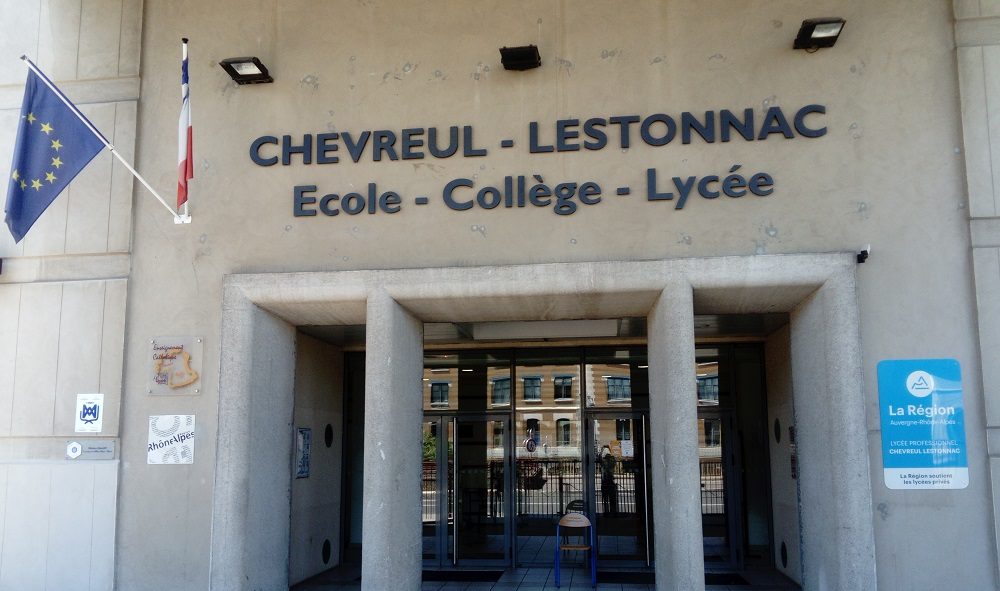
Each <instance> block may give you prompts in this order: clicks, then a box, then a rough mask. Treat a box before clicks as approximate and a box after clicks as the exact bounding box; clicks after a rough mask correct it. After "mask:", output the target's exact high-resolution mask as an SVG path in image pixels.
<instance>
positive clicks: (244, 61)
mask: <svg viewBox="0 0 1000 591" xmlns="http://www.w3.org/2000/svg"><path fill="white" fill-rule="evenodd" d="M219 65H220V66H222V69H223V70H225V71H226V73H227V74H229V77H230V78H232V79H233V80H235V81H236V83H237V84H263V83H265V82H274V78H271V77H270V76H269V75H268V74H267V68H265V67H264V64H262V63H260V60H259V59H257V58H255V57H229V58H226V59H224V60H222V61H221V62H219Z"/></svg>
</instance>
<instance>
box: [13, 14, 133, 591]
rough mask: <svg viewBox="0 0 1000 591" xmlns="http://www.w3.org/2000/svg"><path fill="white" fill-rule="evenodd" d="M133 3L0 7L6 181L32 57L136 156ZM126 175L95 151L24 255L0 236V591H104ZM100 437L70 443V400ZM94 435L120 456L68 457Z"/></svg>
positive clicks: (113, 510)
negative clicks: (88, 415) (99, 404)
mask: <svg viewBox="0 0 1000 591" xmlns="http://www.w3.org/2000/svg"><path fill="white" fill-rule="evenodd" d="M141 21H142V2H141V1H140V0H85V1H83V2H47V1H39V0H29V1H25V2H21V1H18V2H13V1H11V2H2V3H0V27H2V29H3V30H4V34H3V35H2V38H0V55H2V56H3V57H2V59H0V136H2V137H4V138H6V139H5V140H4V141H3V142H0V167H3V170H4V171H5V174H6V173H7V171H8V170H9V166H8V165H9V163H10V159H11V156H12V151H13V144H14V141H13V140H14V137H15V133H16V129H17V125H18V115H19V112H20V108H21V98H22V94H23V84H24V80H25V76H26V73H27V70H26V68H25V66H24V64H23V63H22V62H21V61H20V60H18V59H17V57H18V56H19V55H21V54H27V55H28V57H30V58H31V59H32V60H33V61H35V63H37V64H38V66H39V67H41V68H42V69H43V71H45V72H46V73H47V74H48V76H49V77H50V78H52V79H53V80H54V81H55V82H56V83H57V84H58V85H59V86H60V87H61V88H62V90H63V91H64V92H65V93H66V94H67V95H68V96H69V97H70V99H72V100H73V101H74V102H76V104H77V105H78V106H79V107H80V110H81V111H83V113H84V114H85V115H86V116H87V117H88V118H90V120H91V121H92V122H93V123H94V124H95V125H96V126H97V127H98V128H99V129H100V130H101V131H102V132H103V133H104V134H105V135H106V136H107V137H108V138H109V139H111V141H112V142H113V143H115V145H116V146H117V147H118V148H119V151H120V152H121V153H122V154H123V155H124V156H125V157H126V158H129V159H131V158H133V157H134V152H135V149H134V148H135V138H136V112H137V111H136V105H137V99H138V97H139V40H140V33H141ZM131 214H132V178H131V175H129V173H128V172H127V171H125V170H124V169H123V168H121V167H120V166H117V165H112V157H111V155H110V154H108V153H102V154H99V155H98V156H97V157H96V158H95V159H94V161H93V162H92V163H91V164H90V165H89V166H88V167H87V168H86V169H84V171H83V172H82V173H81V174H80V175H79V176H77V177H76V180H75V181H74V182H73V183H72V184H71V185H70V187H68V188H67V189H66V190H64V191H63V193H62V194H61V195H60V196H59V198H58V199H57V200H56V201H55V202H54V203H53V204H52V206H51V207H49V209H48V211H47V212H46V213H45V214H44V215H43V216H42V217H41V218H40V219H39V220H38V222H37V223H36V224H35V226H34V227H33V228H32V229H31V231H30V232H29V233H28V235H27V236H26V237H25V239H24V240H23V241H22V242H21V243H20V244H14V241H13V239H12V238H11V237H10V235H9V233H8V232H7V231H6V230H4V231H3V232H2V233H0V258H2V259H3V272H2V274H0V302H2V303H0V309H2V310H0V367H2V371H0V373H2V377H0V409H3V410H2V413H0V415H2V417H3V418H2V419H0V475H2V476H0V516H3V517H2V518H0V589H103V590H107V589H112V588H114V572H115V562H114V560H115V531H116V526H117V501H118V481H119V469H120V465H119V461H118V459H117V458H118V457H119V454H120V442H119V440H118V439H117V438H118V435H119V411H120V408H121V404H122V397H123V394H124V390H123V387H122V375H123V354H124V346H125V324H126V299H127V289H128V284H127V277H128V272H129V266H130V258H129V249H130V240H131V226H132V218H131ZM98 392H99V393H103V394H104V403H105V407H104V413H103V414H104V416H103V430H102V432H101V433H99V434H78V433H75V432H74V416H75V413H76V395H77V394H81V393H98ZM94 438H99V439H101V440H102V441H111V442H112V443H114V444H115V445H116V449H117V451H116V455H115V459H111V460H93V461H88V460H83V459H78V460H67V459H66V446H67V442H69V441H74V440H75V441H86V440H87V439H94Z"/></svg>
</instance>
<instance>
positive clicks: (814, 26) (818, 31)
mask: <svg viewBox="0 0 1000 591" xmlns="http://www.w3.org/2000/svg"><path fill="white" fill-rule="evenodd" d="M845 22H847V21H845V20H844V19H842V18H840V17H836V16H834V17H824V18H810V19H806V20H804V21H802V26H801V27H799V34H798V35H796V36H795V44H794V45H792V47H793V48H795V49H805V50H806V51H809V52H812V51H816V50H817V49H819V48H820V47H833V44H834V43H836V42H837V37H840V32H841V31H843V30H844V23H845Z"/></svg>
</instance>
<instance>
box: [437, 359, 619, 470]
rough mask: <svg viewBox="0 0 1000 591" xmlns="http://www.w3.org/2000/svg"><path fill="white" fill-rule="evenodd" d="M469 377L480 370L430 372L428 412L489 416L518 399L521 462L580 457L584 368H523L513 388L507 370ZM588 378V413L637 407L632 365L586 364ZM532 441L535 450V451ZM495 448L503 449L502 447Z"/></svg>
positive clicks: (609, 436)
mask: <svg viewBox="0 0 1000 591" xmlns="http://www.w3.org/2000/svg"><path fill="white" fill-rule="evenodd" d="M463 372H464V373H468V374H472V373H478V370H477V372H473V370H470V369H460V368H457V367H451V368H425V369H424V377H423V380H424V385H423V406H424V410H425V412H456V411H463V410H469V407H470V406H471V407H472V408H476V409H479V408H482V409H483V410H485V411H486V412H491V411H493V412H507V411H509V410H510V408H511V401H512V399H513V401H514V404H515V406H516V409H517V413H516V425H515V431H514V438H515V448H516V450H517V456H518V457H523V456H526V455H527V456H530V457H538V458H556V457H568V456H571V457H579V455H580V435H581V434H580V420H581V417H580V396H581V380H580V366H579V365H575V364H574V365H545V366H520V367H518V368H517V369H516V375H515V377H514V378H513V380H514V381H513V383H512V379H511V372H510V371H509V369H508V368H507V367H489V368H487V369H486V371H485V373H481V374H479V379H478V380H475V383H473V384H471V386H470V384H469V378H465V379H460V376H461V374H462V373H463ZM584 376H585V386H586V388H585V394H586V396H587V400H586V407H587V408H588V409H602V408H604V409H616V408H617V409H628V408H630V407H631V403H632V384H631V370H630V367H629V366H628V365H627V364H586V365H584ZM460 382H462V384H463V385H464V387H463V388H460V385H459V383H460ZM618 431H620V432H618ZM602 439H625V440H629V439H631V432H630V429H628V428H627V427H625V426H622V427H620V428H616V433H615V434H613V435H612V434H606V435H605V437H603V438H602ZM529 440H530V441H532V442H533V443H534V447H535V449H534V451H531V452H529V451H528V448H529V447H531V445H530V444H529V443H528V442H529ZM495 444H496V445H497V446H498V447H499V446H500V444H501V443H500V441H496V442H495Z"/></svg>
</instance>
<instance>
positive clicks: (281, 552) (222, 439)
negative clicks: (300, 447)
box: [211, 290, 295, 591]
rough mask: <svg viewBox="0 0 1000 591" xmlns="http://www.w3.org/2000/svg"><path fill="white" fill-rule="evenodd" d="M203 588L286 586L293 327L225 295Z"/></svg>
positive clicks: (235, 296)
mask: <svg viewBox="0 0 1000 591" xmlns="http://www.w3.org/2000/svg"><path fill="white" fill-rule="evenodd" d="M222 335H223V341H222V350H223V351H224V352H225V353H224V355H223V356H222V364H221V368H220V379H219V439H218V448H217V451H216V477H215V504H214V507H213V518H212V519H213V521H212V573H211V588H212V589H213V591H215V590H228V589H232V590H237V589H282V588H287V587H288V528H289V511H290V503H291V496H290V495H291V489H290V478H291V462H292V460H291V458H292V434H291V427H292V404H293V400H294V396H293V379H294V368H295V327H293V326H291V325H290V324H288V323H287V322H285V321H283V320H281V319H279V318H277V317H276V316H273V315H271V314H269V313H267V312H265V311H263V310H261V309H260V308H258V307H257V306H255V305H254V304H253V303H252V302H250V301H249V300H247V299H246V298H245V297H242V296H241V295H239V294H238V293H236V290H229V291H227V294H226V296H225V305H224V306H223V314H222Z"/></svg>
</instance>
